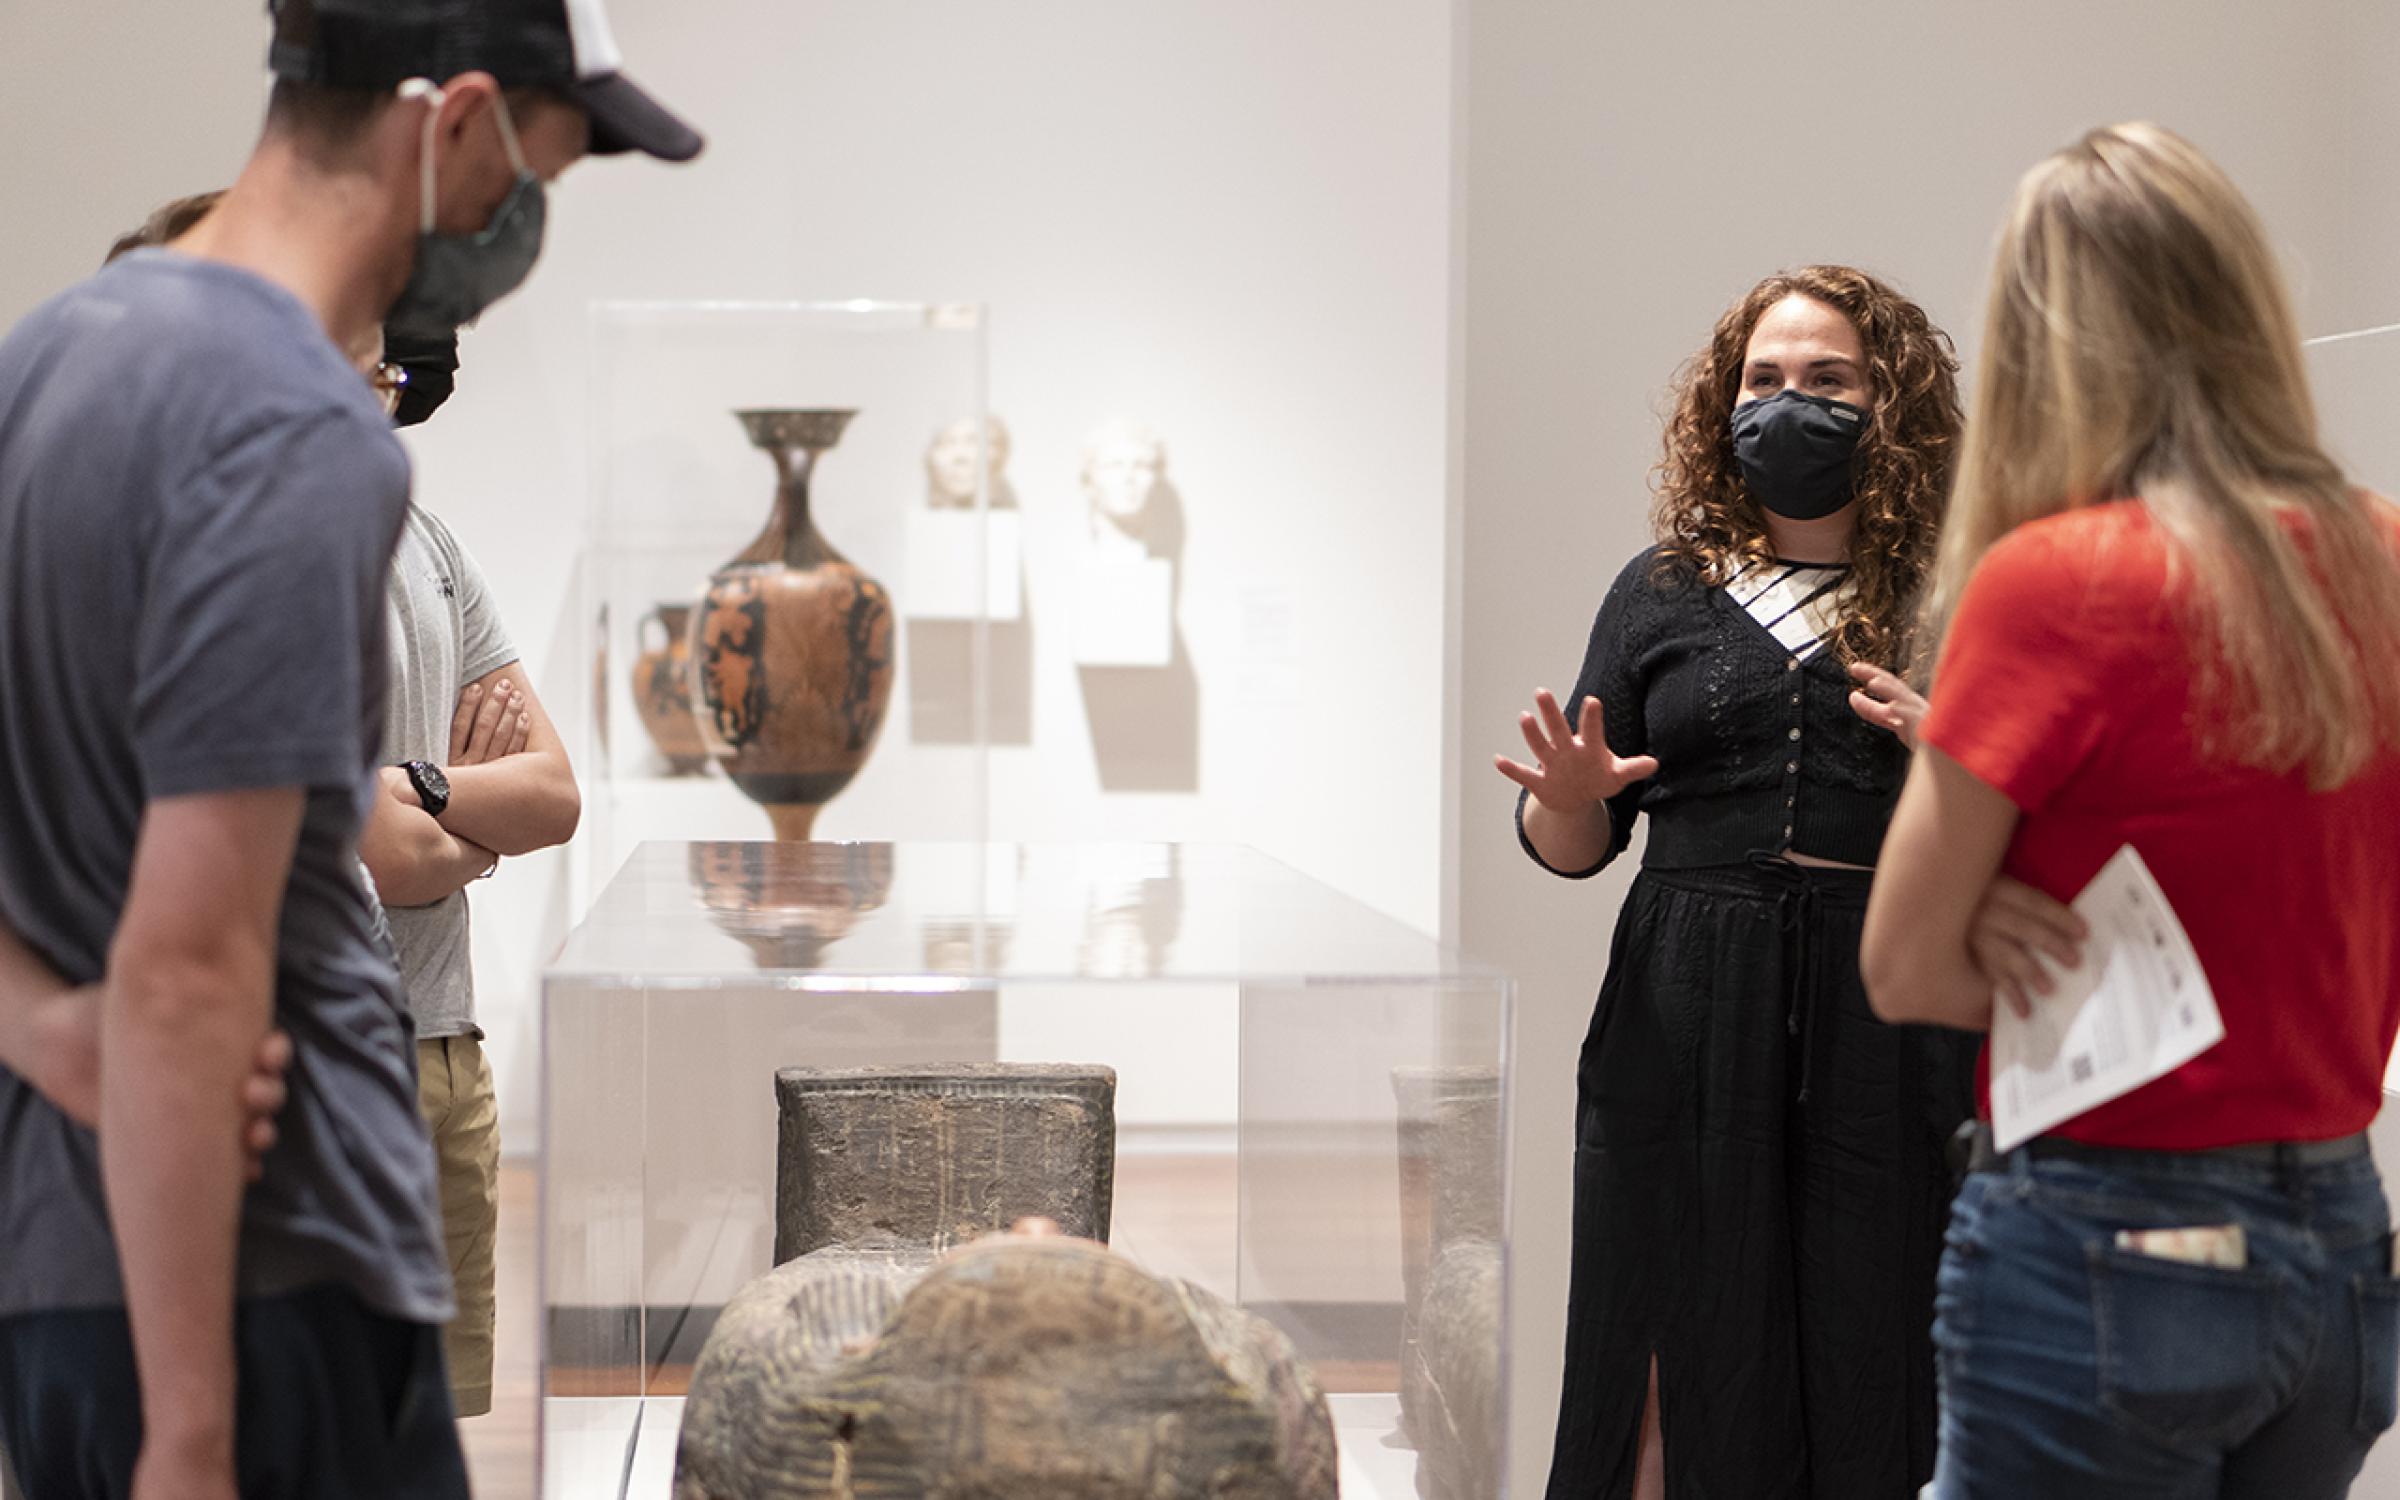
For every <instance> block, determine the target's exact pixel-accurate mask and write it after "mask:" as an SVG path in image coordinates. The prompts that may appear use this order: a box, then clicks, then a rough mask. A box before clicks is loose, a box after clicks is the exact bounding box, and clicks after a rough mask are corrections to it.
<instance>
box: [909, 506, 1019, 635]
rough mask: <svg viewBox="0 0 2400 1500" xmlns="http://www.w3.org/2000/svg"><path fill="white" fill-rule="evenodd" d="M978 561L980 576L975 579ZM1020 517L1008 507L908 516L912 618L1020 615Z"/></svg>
mask: <svg viewBox="0 0 2400 1500" xmlns="http://www.w3.org/2000/svg"><path fill="white" fill-rule="evenodd" d="M978 561H980V562H981V564H982V569H983V576H982V577H981V578H980V579H978V578H977V577H976V566H977V563H978ZM1024 579H1025V518H1024V516H1023V515H1022V514H1020V513H1019V512H1017V511H1013V510H994V511H985V512H982V513H981V514H978V513H977V512H975V511H971V510H919V511H915V512H912V513H911V514H910V516H909V518H908V591H907V592H906V593H905V594H903V595H902V596H901V607H902V608H903V609H905V610H906V611H907V612H908V618H910V619H912V620H979V619H988V620H1015V619H1021V618H1023V616H1024V614H1025V584H1024Z"/></svg>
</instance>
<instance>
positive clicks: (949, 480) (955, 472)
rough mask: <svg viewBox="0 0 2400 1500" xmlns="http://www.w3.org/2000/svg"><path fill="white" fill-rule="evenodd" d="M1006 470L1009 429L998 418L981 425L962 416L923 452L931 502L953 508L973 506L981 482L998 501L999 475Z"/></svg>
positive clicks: (941, 432) (936, 436)
mask: <svg viewBox="0 0 2400 1500" xmlns="http://www.w3.org/2000/svg"><path fill="white" fill-rule="evenodd" d="M1007 468H1008V428H1007V427H1006V426H1005V425H1004V424H1003V423H1002V422H1001V420H1000V419H999V418H998V417H985V418H984V419H983V420H982V421H981V422H980V423H979V422H977V421H976V420H975V419H974V418H972V417H961V418H960V419H959V420H957V421H955V422H953V423H951V424H950V425H949V426H947V427H945V428H943V429H942V430H941V431H940V432H939V433H936V434H935V435H934V439H933V446H931V447H930V448H927V449H926V450H925V477H926V479H927V481H928V482H929V484H930V488H931V493H932V497H933V503H934V504H935V505H938V506H944V507H949V508H955V509H964V508H967V507H971V506H973V505H974V503H975V487H976V484H977V482H978V481H981V482H982V483H983V484H984V486H985V488H986V490H987V492H988V493H989V494H990V496H991V499H992V500H993V501H995V502H996V501H997V500H998V499H999V498H1000V476H1001V474H1002V472H1003V471H1005V470H1006V469H1007Z"/></svg>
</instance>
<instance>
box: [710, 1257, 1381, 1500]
mask: <svg viewBox="0 0 2400 1500" xmlns="http://www.w3.org/2000/svg"><path fill="white" fill-rule="evenodd" d="M911 1275H921V1278H922V1279H920V1280H918V1281H917V1282H916V1285H915V1286H914V1287H913V1289H909V1290H907V1291H906V1293H905V1295H902V1294H901V1293H900V1292H899V1290H898V1286H899V1285H901V1284H904V1283H905V1282H906V1280H907V1279H908V1278H909V1277H910V1276H911ZM1336 1475H1337V1469H1336V1458H1335V1449H1334V1436H1333V1422H1332V1418H1331V1416H1330V1415H1329V1413H1328V1411H1327V1408H1326V1405H1325V1398H1324V1395H1323V1393H1322V1392H1321V1391H1319V1390H1318V1389H1317V1386H1316V1384H1315V1382H1314V1380H1313V1379H1312V1378H1311V1377H1310V1375H1309V1373H1308V1371H1307V1368H1306V1367H1305V1366H1304V1365H1303V1364H1302V1363H1301V1362H1300V1359H1299V1357H1298V1355H1297V1354H1296V1353H1295V1352H1294V1350H1293V1349H1292V1346H1291V1344H1290V1342H1289V1341H1288V1340H1286V1339H1285V1338H1284V1336H1283V1335H1282V1333H1281V1332H1280V1331H1279V1330H1277V1329H1276V1328H1275V1327H1274V1326H1273V1325H1271V1324H1268V1323H1266V1322H1264V1321H1263V1320H1261V1319H1258V1318H1255V1317H1253V1316H1251V1315H1249V1314H1247V1313H1244V1312H1242V1311H1240V1310H1239V1309H1237V1308H1233V1307H1230V1306H1228V1305H1226V1304H1225V1303H1223V1302H1221V1301H1219V1300H1218V1299H1217V1298H1215V1297H1214V1296H1212V1295H1210V1294H1209V1293H1208V1292H1206V1291H1203V1290H1201V1289H1200V1288H1198V1287H1195V1286H1192V1285H1190V1284H1189V1283H1186V1282H1180V1281H1171V1280H1166V1279H1162V1278H1159V1277H1154V1276H1152V1275H1150V1274H1149V1273H1148V1272H1145V1271H1143V1270H1142V1269H1141V1268H1140V1267H1138V1266H1136V1265H1134V1264H1133V1263H1132V1262H1131V1261H1128V1260H1126V1259H1124V1258H1123V1257H1121V1256H1118V1255H1115V1254H1113V1253H1111V1252H1110V1251H1109V1250H1108V1249H1107V1248H1106V1247H1105V1246H1101V1245H1097V1244H1093V1243H1091V1242H1089V1241H1085V1240H1072V1239H1064V1238H1056V1237H1043V1238H1031V1237H1026V1236H1023V1235H1008V1236H1001V1237H996V1238H993V1239H988V1240H984V1241H982V1242H980V1243H978V1244H975V1245H972V1246H970V1247H968V1248H967V1249H964V1250H962V1251H959V1252H957V1253H955V1254H953V1255H951V1256H950V1257H948V1258H947V1259H945V1260H943V1261H941V1262H940V1263H938V1264H936V1265H934V1266H933V1267H932V1268H931V1269H930V1270H924V1271H922V1272H911V1271H910V1270H908V1269H907V1268H905V1267H903V1266H902V1265H900V1264H899V1263H898V1261H897V1259H896V1258H895V1257H894V1256H893V1255H891V1254H888V1253H887V1254H882V1255H868V1256H861V1255H857V1254H854V1253H849V1252H843V1251H838V1250H827V1251H818V1252H815V1253H813V1254H810V1255H807V1256H804V1257H802V1258H801V1259H799V1260H796V1261H792V1262H790V1263H788V1264H786V1265H783V1266H780V1267H778V1268H776V1269H775V1270H774V1271H771V1272H769V1273H768V1274H767V1275H766V1276H764V1277H761V1278H760V1279H759V1280H758V1281H756V1282H754V1283H752V1285H751V1286H750V1287H749V1288H747V1289H746V1290H745V1291H744V1292H743V1293H742V1294H741V1296H740V1297H739V1298H738V1299H737V1300H736V1301H735V1303H734V1304H733V1305H732V1306H730V1307H728V1308H727V1310H726V1313H725V1316H724V1317H723V1318H722V1319H721V1320H720V1321H719V1323H718V1324H717V1328H716V1331H715V1332H714V1333H712V1334H711V1335H710V1338H709V1341H708V1346H707V1348H706V1350H705V1351H704V1352H703V1353H702V1355H701V1358H700V1364H699V1367H698V1369H697V1370H695V1372H694V1374H693V1379H692V1389H691V1399H690V1402H689V1404H688V1405H687V1407H686V1409H685V1415H684V1422H683V1431H682V1436H681V1441H680V1445H679V1446H678V1448H677V1451H676V1463H675V1497H676V1500H966V1497H973V1500H1335V1497H1336V1487H1337V1478H1336Z"/></svg>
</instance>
